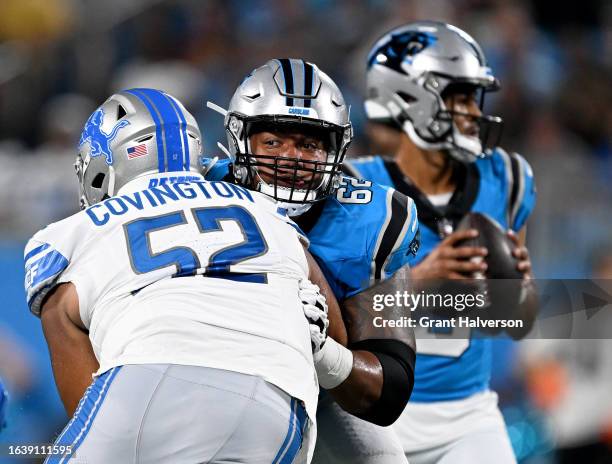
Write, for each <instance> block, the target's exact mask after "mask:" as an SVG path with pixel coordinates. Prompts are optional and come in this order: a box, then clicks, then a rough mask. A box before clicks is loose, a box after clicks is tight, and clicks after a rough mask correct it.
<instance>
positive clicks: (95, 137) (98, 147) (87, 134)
mask: <svg viewBox="0 0 612 464" xmlns="http://www.w3.org/2000/svg"><path fill="white" fill-rule="evenodd" d="M103 121H104V110H102V109H101V108H100V109H98V110H96V111H95V112H94V113H93V114H92V115H91V116H90V117H89V119H88V120H87V122H86V123H85V128H84V129H83V133H82V134H81V139H80V140H79V148H81V147H82V146H83V145H84V144H85V143H87V142H89V145H90V147H91V152H90V156H91V157H92V158H95V157H96V156H101V155H104V156H105V157H106V164H108V165H109V166H110V165H112V164H113V150H112V149H111V147H110V143H111V142H112V141H113V140H114V138H115V137H117V133H118V132H119V130H120V129H121V128H123V127H125V126H127V125H128V124H129V123H130V122H129V121H119V122H118V123H117V124H115V126H114V127H113V129H112V130H111V132H110V134H107V133H106V132H104V131H103V130H102V123H103Z"/></svg>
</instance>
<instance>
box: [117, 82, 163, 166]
mask: <svg viewBox="0 0 612 464" xmlns="http://www.w3.org/2000/svg"><path fill="white" fill-rule="evenodd" d="M126 92H127V93H131V94H132V95H135V96H136V97H138V98H140V100H141V101H142V102H143V103H144V104H145V106H146V107H147V109H148V110H149V113H151V117H152V118H153V122H154V123H155V139H156V140H157V170H158V171H159V172H166V167H165V163H164V158H165V156H164V154H165V151H164V139H163V138H162V127H161V121H160V119H159V115H158V113H157V111H156V110H155V108H154V107H153V105H152V104H151V102H149V100H148V99H147V98H146V97H145V96H144V95H141V89H130V90H126Z"/></svg>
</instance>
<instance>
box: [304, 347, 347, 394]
mask: <svg viewBox="0 0 612 464" xmlns="http://www.w3.org/2000/svg"><path fill="white" fill-rule="evenodd" d="M314 365H315V370H316V371H317V377H318V378H319V385H320V386H321V387H322V388H325V389H326V390H331V389H332V388H336V387H337V386H338V385H340V384H341V383H342V382H344V381H345V380H346V379H347V377H348V376H349V375H350V373H351V371H352V370H353V352H352V351H351V350H349V349H348V348H345V347H344V346H342V345H341V344H340V343H338V342H337V341H336V340H334V339H333V338H327V340H326V341H325V345H323V348H322V349H321V350H320V351H319V352H318V353H316V354H315V355H314Z"/></svg>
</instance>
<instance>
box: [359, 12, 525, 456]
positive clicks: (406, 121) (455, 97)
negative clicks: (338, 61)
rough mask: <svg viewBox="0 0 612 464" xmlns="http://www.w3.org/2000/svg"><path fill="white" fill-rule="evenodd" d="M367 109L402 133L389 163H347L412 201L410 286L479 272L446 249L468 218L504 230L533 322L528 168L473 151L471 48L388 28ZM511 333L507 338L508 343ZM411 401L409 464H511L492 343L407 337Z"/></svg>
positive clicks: (479, 86)
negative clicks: (413, 358) (481, 217)
mask: <svg viewBox="0 0 612 464" xmlns="http://www.w3.org/2000/svg"><path fill="white" fill-rule="evenodd" d="M367 82H368V98H367V100H366V104H365V105H366V111H367V114H368V117H369V118H370V119H371V120H372V121H376V122H382V123H385V124H388V125H391V126H393V127H396V130H401V131H403V132H402V134H401V140H400V143H399V147H398V148H397V152H396V153H395V157H394V158H382V157H370V158H365V159H357V160H355V161H353V162H351V163H349V164H350V166H349V167H350V171H351V172H353V173H354V175H356V176H358V177H359V178H364V179H368V180H372V181H374V182H379V183H382V184H385V185H392V186H394V187H395V188H397V189H398V190H399V191H401V192H403V193H405V194H407V195H410V196H411V197H412V198H414V199H415V202H416V203H417V206H418V208H419V219H420V222H421V240H422V242H421V249H420V251H419V254H418V256H417V257H415V258H414V259H413V260H412V262H411V264H412V270H413V274H412V275H413V278H415V279H428V278H430V279H431V278H438V279H439V278H450V279H455V278H464V277H465V276H466V275H469V274H471V273H474V272H478V271H484V270H485V269H486V264H485V263H484V262H483V260H482V257H483V256H484V255H485V254H486V249H482V248H479V247H467V246H459V247H455V246H454V245H455V244H457V243H458V242H460V241H461V240H462V239H464V238H466V237H468V236H470V235H471V236H474V235H475V234H477V232H476V231H473V230H471V231H461V232H455V233H452V230H453V226H454V225H456V223H457V222H458V221H459V220H460V219H461V217H462V216H463V215H464V214H465V213H467V212H468V211H478V212H482V213H486V214H488V215H489V216H491V217H493V218H494V219H495V220H497V221H498V222H499V223H500V224H502V225H503V227H504V228H507V229H511V230H512V231H514V232H515V233H516V234H518V238H517V236H516V235H514V234H512V237H513V240H514V241H515V243H516V248H515V249H514V252H513V254H514V256H515V257H516V259H517V268H518V269H519V270H520V271H521V272H522V273H523V275H524V281H523V285H524V288H525V291H526V293H525V296H526V299H525V302H524V303H523V305H521V306H520V307H519V308H517V312H518V313H520V314H521V315H522V316H524V317H526V318H527V319H530V318H531V320H532V318H533V315H534V307H535V304H534V303H535V302H534V291H533V290H534V288H533V286H532V285H531V282H530V281H529V279H530V277H531V265H530V261H529V255H528V252H527V249H526V248H525V247H524V241H525V222H526V220H527V217H528V216H529V214H530V212H531V211H532V209H533V207H534V203H535V188H534V181H533V175H532V172H531V169H530V167H529V165H528V164H527V162H526V161H525V160H524V159H523V158H522V157H521V156H519V155H517V154H515V153H506V152H505V151H504V150H503V149H501V148H499V147H496V148H494V149H493V150H492V151H487V152H484V153H483V146H482V140H481V136H482V135H483V134H484V133H485V132H486V130H485V127H486V126H490V125H497V124H499V123H500V122H501V121H500V120H499V118H495V117H491V116H484V115H483V114H482V106H479V101H478V100H477V97H478V94H479V93H481V94H483V95H484V92H486V91H489V90H495V89H496V88H497V86H498V82H497V80H496V79H495V77H494V76H493V75H492V73H491V70H490V69H489V68H488V67H487V65H486V61H485V57H484V55H483V53H482V51H481V49H480V46H479V45H478V44H477V43H476V42H475V41H474V39H473V38H471V37H470V36H469V35H468V34H466V33H465V32H463V31H462V30H460V29H458V28H456V27H453V26H451V25H448V24H444V23H438V22H430V21H423V22H417V23H413V24H409V25H406V26H403V27H399V28H397V29H394V30H392V31H391V32H389V33H388V34H386V35H385V36H384V37H382V38H381V39H380V40H379V41H378V42H377V43H376V44H375V45H374V47H373V48H372V51H371V52H370V54H369V57H368V71H367ZM512 335H516V334H512ZM417 338H418V341H417V370H416V380H415V386H414V393H413V396H412V398H411V399H412V401H411V403H410V404H408V406H407V408H406V410H405V411H404V413H403V414H402V416H401V417H400V419H399V420H398V421H397V422H396V424H395V425H394V428H395V430H396V431H397V433H398V435H399V437H400V439H401V441H402V443H403V446H404V450H405V452H406V456H407V458H408V460H409V461H410V462H411V463H412V464H421V463H434V462H438V463H453V464H456V463H459V464H461V463H472V462H483V463H485V462H486V463H489V462H496V463H511V462H514V461H515V459H514V456H513V453H512V449H511V446H510V442H509V440H508V437H507V434H506V431H505V427H504V422H503V419H502V417H501V414H500V413H499V410H498V408H497V397H496V395H495V393H493V392H491V391H490V390H489V388H488V385H489V377H490V370H491V365H490V363H491V358H490V357H491V354H490V340H485V339H470V337H469V334H466V337H465V339H461V340H440V339H426V338H425V337H424V336H421V337H419V335H418V333H417Z"/></svg>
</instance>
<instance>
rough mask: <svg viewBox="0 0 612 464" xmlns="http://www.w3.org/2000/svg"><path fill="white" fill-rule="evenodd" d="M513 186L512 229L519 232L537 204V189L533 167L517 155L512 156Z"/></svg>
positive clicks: (511, 204)
mask: <svg viewBox="0 0 612 464" xmlns="http://www.w3.org/2000/svg"><path fill="white" fill-rule="evenodd" d="M510 159H511V163H512V178H513V181H514V182H513V185H512V190H511V194H510V203H509V210H510V211H509V213H510V221H509V224H511V227H512V229H513V230H514V231H516V232H518V231H519V230H521V229H522V228H523V226H524V225H525V223H526V222H527V218H528V217H529V215H530V214H531V212H532V211H533V208H534V207H535V203H536V187H535V181H534V178H533V171H532V170H531V166H530V165H529V163H528V162H527V160H526V159H525V158H523V157H522V156H521V155H519V154H517V153H512V154H511V155H510Z"/></svg>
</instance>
